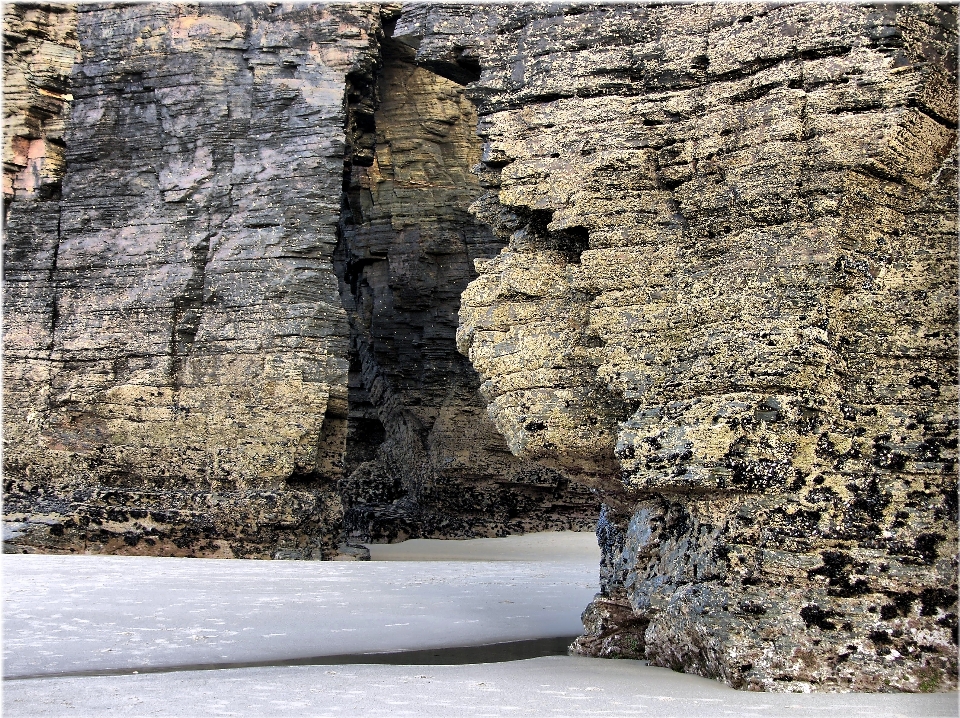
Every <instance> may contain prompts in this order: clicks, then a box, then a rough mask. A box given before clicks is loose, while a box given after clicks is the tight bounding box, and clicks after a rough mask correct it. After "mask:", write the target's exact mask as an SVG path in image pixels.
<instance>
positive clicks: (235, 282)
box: [4, 4, 599, 558]
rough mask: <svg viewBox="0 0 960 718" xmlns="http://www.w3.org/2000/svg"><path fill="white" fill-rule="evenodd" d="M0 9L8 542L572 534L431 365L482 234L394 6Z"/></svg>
mask: <svg viewBox="0 0 960 718" xmlns="http://www.w3.org/2000/svg"><path fill="white" fill-rule="evenodd" d="M5 12H6V16H5V32H6V38H7V49H6V55H5V93H6V94H5V100H6V102H5V106H4V107H5V128H6V132H5V137H6V138H7V144H6V145H5V147H4V152H5V154H4V163H5V164H4V169H5V171H4V179H5V185H4V188H5V189H4V192H5V195H4V196H5V200H6V201H7V202H8V212H7V213H6V214H7V216H6V219H7V226H6V230H7V234H6V242H5V245H4V252H5V254H4V259H5V263H4V282H5V287H4V289H5V298H4V302H5V310H6V315H5V316H6V321H5V334H4V349H5V360H4V370H5V394H4V430H5V433H4V439H5V441H6V448H5V453H4V461H5V466H4V479H5V484H4V492H5V494H4V496H5V504H4V505H5V519H6V520H7V521H8V522H9V523H10V524H12V528H13V529H14V536H13V537H12V540H11V541H10V542H9V543H8V544H7V548H8V550H46V551H67V552H71V551H83V552H109V553H118V552H119V553H124V552H126V553H155V554H178V555H179V554H183V555H197V556H236V557H257V558H267V557H277V558H330V557H333V556H334V555H335V554H336V553H337V547H338V543H339V542H340V540H341V538H342V537H343V536H342V535H343V533H344V531H343V529H344V525H343V502H342V501H341V493H342V496H343V499H344V501H345V502H346V508H347V510H348V511H347V529H348V533H349V534H351V535H353V536H356V537H361V538H365V539H373V540H398V539H403V538H405V537H408V536H445V537H462V536H469V535H502V534H505V533H513V532H518V531H525V530H531V529H547V528H580V529H586V528H588V527H589V526H591V525H592V523H593V521H594V516H595V514H596V510H597V507H598V505H599V503H598V499H597V497H596V496H595V495H594V494H592V493H591V492H590V491H589V490H588V489H587V488H585V487H583V486H578V485H575V484H574V485H570V482H569V480H568V479H566V478H565V477H563V476H561V475H560V474H558V473H557V472H555V471H552V470H550V469H547V468H544V467H542V466H539V465H536V464H533V463H531V462H525V461H522V460H520V459H517V458H515V457H514V456H512V455H511V454H510V452H509V450H508V449H507V447H506V445H505V442H504V440H503V438H502V437H501V436H500V435H499V434H498V433H497V432H496V430H495V429H494V427H493V424H492V422H491V421H490V419H489V418H487V416H486V414H485V412H484V408H483V401H482V399H481V398H480V396H479V394H478V393H477V386H478V383H479V381H478V378H477V375H476V372H475V371H474V370H473V369H472V367H471V366H470V365H469V363H468V362H467V361H466V360H465V359H464V358H463V357H462V356H461V355H459V354H458V353H457V351H456V345H455V332H456V325H457V310H458V307H459V294H460V292H461V291H462V290H463V288H464V287H465V286H466V284H467V283H468V282H469V281H470V280H471V279H473V278H474V277H475V276H476V273H475V270H474V268H473V264H472V260H473V259H474V258H476V257H492V256H494V255H496V253H497V252H498V251H499V250H500V248H501V247H502V246H503V242H502V241H500V240H497V239H496V238H494V236H493V235H492V233H491V232H490V231H489V229H488V228H486V227H485V226H484V225H483V224H482V223H478V222H477V221H476V220H475V219H474V218H473V217H472V216H471V215H470V214H469V213H468V212H467V208H468V206H469V205H470V203H471V202H473V201H474V200H475V199H476V197H477V196H478V195H479V193H480V187H479V184H478V180H477V178H476V176H475V175H473V174H472V173H471V172H470V167H471V165H473V164H475V163H476V162H477V161H478V160H479V153H480V143H479V140H478V138H477V137H476V134H475V132H476V113H475V111H474V110H473V106H472V104H471V103H470V102H469V101H467V100H466V99H464V98H463V90H462V88H461V87H460V86H459V85H456V84H455V83H453V82H451V81H449V80H447V79H445V78H442V77H440V76H438V75H436V74H434V73H432V72H429V71H427V70H424V69H421V68H417V67H416V66H415V65H414V64H413V63H412V54H413V51H412V50H411V49H409V48H408V49H407V50H406V51H403V52H401V51H400V50H401V49H400V48H399V47H398V46H396V45H394V44H391V45H389V47H388V51H387V52H386V53H383V52H382V50H381V40H382V39H383V30H384V27H383V22H384V19H386V22H387V25H388V29H389V25H390V23H391V22H392V21H394V20H395V18H396V16H397V13H398V10H397V8H394V7H383V8H381V7H380V6H377V5H363V6H346V5H343V6H331V5H315V6H307V5H298V6H290V7H288V6H276V7H274V6H266V5H235V6H231V5H171V4H160V5H155V6H154V5H138V6H132V5H131V6H117V7H108V6H86V5H84V6H66V5H64V6H57V5H42V6H16V5H8V6H6V10H5ZM78 38H79V39H78ZM75 63H76V64H75ZM381 68H382V69H381ZM71 71H72V74H71ZM65 127H66V128H67V129H66V131H65V129H64V128H65ZM345 167H346V169H347V170H348V172H347V186H346V188H345V186H344V181H345V180H344V170H345ZM61 188H62V198H61ZM345 189H346V192H345V191H344V190H345ZM338 241H339V242H340V250H339V253H336V254H337V265H338V267H337V271H339V277H338V275H337V273H335V270H334V259H335V257H334V255H335V248H336V247H337V243H338ZM341 292H342V297H341ZM345 307H346V310H345ZM351 331H352V337H351ZM351 347H352V348H351ZM351 363H352V365H353V366H354V369H353V370H352V371H351V369H350V367H351ZM344 463H346V469H347V470H346V472H345V471H344ZM346 553H347V554H351V553H355V552H353V551H351V550H349V549H348V550H346Z"/></svg>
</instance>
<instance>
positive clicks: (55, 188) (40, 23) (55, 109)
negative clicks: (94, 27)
mask: <svg viewBox="0 0 960 718" xmlns="http://www.w3.org/2000/svg"><path fill="white" fill-rule="evenodd" d="M3 45H4V47H3V197H4V200H11V199H13V198H14V197H17V198H27V197H29V198H32V199H37V198H39V197H40V196H41V195H42V196H43V197H44V198H48V199H49V198H54V197H56V196H57V195H59V192H60V180H61V178H62V177H63V162H64V154H63V131H64V124H65V123H64V120H65V119H66V112H65V107H66V105H67V103H69V101H70V100H71V99H72V96H71V95H70V91H69V79H70V70H71V69H72V67H73V63H74V62H75V61H76V59H77V56H78V50H79V45H78V44H77V17H76V12H75V11H74V8H73V7H72V6H69V5H60V4H46V3H43V4H39V3H38V4H35V5H14V4H12V3H7V4H6V5H4V8H3Z"/></svg>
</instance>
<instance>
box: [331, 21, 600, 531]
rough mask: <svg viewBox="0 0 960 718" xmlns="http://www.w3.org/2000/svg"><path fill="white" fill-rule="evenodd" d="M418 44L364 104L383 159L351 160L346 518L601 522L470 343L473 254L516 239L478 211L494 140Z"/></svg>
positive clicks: (393, 57)
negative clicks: (481, 173)
mask: <svg viewBox="0 0 960 718" xmlns="http://www.w3.org/2000/svg"><path fill="white" fill-rule="evenodd" d="M413 55H414V51H413V50H412V49H411V48H409V47H406V46H404V45H402V44H400V43H397V42H394V41H392V40H387V41H386V42H385V43H384V46H383V56H382V68H381V70H380V71H379V73H378V77H377V80H376V83H377V84H376V92H375V94H374V96H373V104H375V105H376V110H375V111H374V112H372V113H370V114H368V115H367V117H368V119H367V122H368V127H369V129H370V131H371V132H372V133H374V143H373V154H372V156H355V157H354V161H353V163H352V165H351V174H350V181H349V185H348V187H347V190H346V200H347V203H348V204H347V207H346V211H345V214H344V221H343V226H342V242H341V247H340V251H339V253H338V273H339V275H340V277H341V295H342V297H343V302H344V306H345V308H346V310H347V312H348V315H349V317H350V323H351V328H352V330H353V331H352V336H353V349H352V365H353V368H352V371H351V376H350V382H351V383H350V391H351V396H350V411H351V414H350V416H351V422H350V435H349V438H348V454H347V468H346V477H345V479H344V481H343V482H342V483H341V489H342V496H343V500H344V504H345V509H346V515H345V521H346V529H347V531H348V534H349V535H352V536H354V537H357V538H362V539H363V540H375V541H376V540H379V541H383V540H398V539H399V540H402V539H404V538H408V537H414V538H418V537H463V536H502V535H506V534H508V533H518V532H523V531H527V530H544V529H571V528H572V529H580V530H589V529H590V528H592V526H593V524H594V523H595V521H596V513H597V509H598V503H597V500H596V498H595V497H594V495H593V494H591V493H590V492H589V491H588V490H587V489H586V487H583V486H579V485H577V484H570V482H569V481H568V480H567V479H566V478H564V477H562V476H561V475H560V474H559V473H557V472H556V471H553V470H550V469H548V468H545V467H542V466H538V465H537V464H535V463H532V462H529V461H521V460H519V459H517V458H515V457H514V456H513V455H512V454H511V453H510V451H509V450H508V449H507V446H506V444H505V442H504V440H503V437H502V436H501V435H500V434H499V433H497V431H496V429H495V427H494V426H493V423H492V421H491V420H490V419H489V418H488V417H487V415H486V412H485V410H484V402H483V399H482V398H481V397H480V395H479V393H478V386H479V380H478V378H477V375H476V372H475V371H474V370H473V368H472V367H471V366H470V365H469V363H468V362H467V361H466V359H465V358H464V357H463V356H461V355H460V354H458V353H457V349H456V343H455V334H456V329H457V310H458V308H459V305H460V293H461V292H462V291H463V289H464V288H465V287H466V286H467V283H468V282H469V281H470V280H472V279H474V278H475V277H476V272H475V270H474V267H473V260H474V259H477V258H490V257H493V256H495V255H496V254H497V252H499V251H500V249H501V248H502V247H503V244H504V243H503V242H502V241H500V240H497V239H496V238H495V237H494V236H493V234H492V233H491V231H490V229H489V228H488V227H487V226H486V225H484V224H482V223H479V222H478V221H477V220H476V219H474V218H473V217H472V216H471V215H470V214H469V212H468V208H469V206H470V204H471V203H472V202H474V201H475V200H476V199H477V198H478V197H479V195H480V194H481V192H482V190H481V188H480V185H479V182H478V179H477V177H476V175H474V174H473V173H472V172H471V171H470V168H471V167H472V166H473V165H475V164H476V163H477V162H479V160H480V151H481V147H480V141H479V139H478V138H477V136H476V126H477V118H476V112H475V110H474V109H473V105H472V104H471V103H470V102H469V101H468V100H467V99H466V98H465V97H464V96H463V88H462V87H461V86H460V85H457V84H456V83H454V82H452V81H450V80H448V79H446V78H444V77H441V76H439V75H437V74H435V73H433V72H430V71H429V70H426V69H423V68H420V67H417V66H416V65H415V64H414V63H413ZM357 114H359V112H357ZM364 149H366V148H364Z"/></svg>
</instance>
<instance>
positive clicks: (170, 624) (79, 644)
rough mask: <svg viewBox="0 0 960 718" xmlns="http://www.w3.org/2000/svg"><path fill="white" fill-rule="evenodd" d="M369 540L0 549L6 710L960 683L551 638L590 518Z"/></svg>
mask: <svg viewBox="0 0 960 718" xmlns="http://www.w3.org/2000/svg"><path fill="white" fill-rule="evenodd" d="M372 549H373V550H372V555H373V558H374V560H372V561H370V562H355V563H337V562H328V563H320V562H277V561H227V560H208V559H171V558H152V557H118V556H44V555H5V556H4V557H3V579H4V581H3V588H4V601H5V604H4V665H3V674H4V691H3V709H4V715H5V716H8V717H21V716H22V717H24V718H27V717H33V716H37V717H40V716H77V717H80V716H89V717H90V718H94V717H100V716H170V717H171V718H173V717H176V718H180V717H184V718H186V717H187V716H191V717H196V716H250V717H253V716H257V717H266V716H277V717H280V716H291V717H292V716H298V717H300V716H384V715H398V716H399V715H416V716H461V715H462V716H500V715H504V716H507V715H524V716H564V715H584V716H590V715H598V716H599V715H603V716H651V717H653V716H715V715H716V716H722V715H751V716H808V715H824V716H831V715H844V716H874V715H877V714H882V715H884V716H904V717H910V718H914V717H915V718H926V717H938V716H952V715H956V694H932V695H898V694H858V695H854V694H839V695H838V694H834V695H830V694H818V695H811V694H806V695H798V694H757V693H743V692H738V691H734V690H732V689H730V688H728V687H726V686H724V685H722V684H720V683H718V682H716V681H712V680H707V679H704V678H700V677H697V676H690V675H683V674H679V673H674V672H672V671H669V670H666V669H663V668H655V667H651V666H647V665H645V664H643V663H642V662H638V661H605V660H597V659H587V658H578V657H570V656H564V655H549V653H554V654H556V653H559V652H561V651H562V646H563V645H564V642H565V641H567V640H568V639H569V638H570V637H572V636H574V635H576V634H577V633H578V632H579V630H580V622H579V613H580V611H581V610H582V609H583V607H584V606H585V605H586V604H587V602H588V601H589V600H590V598H591V597H592V595H593V593H594V591H595V586H596V580H597V579H596V572H597V551H596V542H595V539H594V537H593V535H592V534H572V533H568V534H534V535H530V536H523V537H510V538H506V539H478V540H472V541H446V542H439V541H436V542H434V541H409V542H406V543H405V544H399V545H396V546H374V547H372ZM505 646H506V647H505ZM511 646H512V647H513V649H512V651H511V649H510V647H511ZM464 647H467V648H464ZM469 647H473V648H469ZM412 651H419V653H411V652H412ZM530 656H539V657H530ZM518 657H519V658H520V660H516V659H517V658H518ZM417 660H422V661H423V663H421V664H418V663H412V662H411V661H417Z"/></svg>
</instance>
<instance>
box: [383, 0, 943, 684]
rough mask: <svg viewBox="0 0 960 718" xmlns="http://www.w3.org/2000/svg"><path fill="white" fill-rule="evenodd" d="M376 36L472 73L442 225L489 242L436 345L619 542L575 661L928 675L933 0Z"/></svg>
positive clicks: (404, 23)
mask: <svg viewBox="0 0 960 718" xmlns="http://www.w3.org/2000/svg"><path fill="white" fill-rule="evenodd" d="M397 32H398V33H403V34H405V35H407V36H410V37H416V38H417V40H418V46H419V50H418V54H417V60H418V62H421V63H423V64H425V65H427V66H434V67H438V68H440V70H438V71H441V72H442V71H443V68H445V67H447V68H449V67H451V66H452V65H455V64H457V62H458V60H457V58H458V57H462V58H469V59H470V62H474V63H475V64H476V65H477V66H478V67H479V72H478V73H477V79H476V80H475V81H474V82H473V83H472V84H470V85H469V86H468V96H469V97H471V99H473V100H474V102H475V103H476V105H477V111H478V115H479V131H480V133H481V135H482V137H483V138H484V140H485V144H484V150H483V157H482V162H481V167H480V168H479V176H480V178H481V181H482V182H483V183H484V186H485V187H486V188H487V192H486V194H485V195H484V196H483V197H481V198H480V199H479V200H478V201H477V202H476V203H475V204H474V206H473V211H474V213H475V214H476V216H477V217H478V218H479V219H482V220H483V221H485V222H487V223H488V224H489V225H490V226H491V228H492V229H493V230H494V232H495V233H496V234H497V235H498V236H500V237H501V238H502V239H505V240H507V241H508V245H507V247H506V248H505V249H504V250H503V251H502V252H501V253H500V254H499V255H498V256H497V257H496V258H495V259H492V260H486V259H484V260H478V261H477V262H476V264H477V269H478V271H479V273H480V276H479V277H478V279H477V280H475V281H474V282H473V283H471V285H470V286H469V287H468V288H467V289H466V291H465V292H464V294H463V304H462V307H461V311H460V324H461V326H460V329H459V331H458V341H459V346H460V349H461V351H462V352H464V354H466V355H468V356H469V358H470V360H471V362H472V363H473V364H474V366H475V367H476V368H477V370H478V371H479V372H480V374H481V376H482V378H483V384H482V391H483V393H484V395H485V397H486V398H487V399H488V401H489V405H488V409H489V411H490V413H491V416H492V417H493V419H494V421H495V423H496V424H497V427H498V429H500V431H502V432H503V433H504V435H505V436H506V437H507V440H508V444H509V446H510V448H511V450H512V451H513V452H514V453H516V454H517V455H518V456H520V457H523V458H529V459H532V460H535V461H538V462H541V463H544V464H545V465H548V466H551V467H555V468H558V469H559V470H561V471H563V472H564V473H566V474H567V475H568V476H570V477H575V478H578V479H580V480H583V481H588V482H591V483H592V484H593V485H594V486H596V487H598V488H599V490H600V491H601V493H602V494H603V495H604V500H605V501H606V503H607V505H608V507H610V511H609V516H610V517H612V520H613V521H614V522H617V521H619V531H620V532H621V533H622V534H623V536H624V538H623V545H622V548H616V549H615V550H614V553H613V554H611V553H610V551H611V550H613V549H610V548H607V549H606V551H607V553H606V555H605V557H604V572H605V573H604V576H605V577H606V579H605V581H604V592H603V594H602V595H601V596H600V597H599V598H598V601H597V603H596V604H595V606H594V607H593V608H591V609H590V610H588V611H587V613H586V614H585V624H586V626H587V629H588V635H587V636H585V637H584V638H583V639H581V640H580V641H578V643H577V644H576V648H577V650H580V651H583V652H587V653H593V654H598V655H605V654H606V653H608V652H610V651H611V650H613V649H611V648H610V647H609V645H608V644H609V640H608V638H609V637H610V636H614V635H616V636H617V642H618V643H619V645H623V644H624V637H625V636H626V635H627V634H630V633H631V632H632V633H633V634H634V635H635V636H636V637H637V639H638V640H637V645H642V646H643V653H644V655H645V656H646V658H647V659H648V660H651V661H652V662H653V663H655V664H657V665H664V666H670V667H672V668H675V669H677V670H683V671H688V672H694V673H698V674H701V675H705V676H711V677H716V678H721V679H723V680H725V681H727V682H728V683H730V684H731V685H734V686H736V687H741V688H750V689H759V690H801V691H802V690H811V689H814V690H908V691H910V690H912V691H917V690H931V689H934V688H935V689H938V690H940V689H948V688H950V687H952V686H954V685H955V682H956V657H957V649H956V630H957V629H956V626H957V603H956V601H957V583H956V547H957V530H956V529H957V524H956V491H957V484H956V476H955V470H956V447H957V433H956V431H957V416H956V396H957V393H956V369H957V366H956V345H957V330H956V289H957V287H956V270H957V254H956V243H955V239H956V237H955V232H956V212H957V207H956V200H955V196H954V191H953V190H954V188H955V183H956V38H957V18H956V13H955V9H952V8H950V9H948V8H944V7H940V6H931V5H912V6H898V7H895V8H894V7H887V6H883V7H880V6H876V7H874V6H862V7H861V6H857V7H855V6H851V5H823V6H820V5H816V6H814V5H773V4H769V5H767V4H750V5H747V4H715V5H711V4H705V5H649V6H648V5H609V6H596V7H585V6H564V7H560V6H546V5H518V6H511V7H494V8H488V7H479V8H478V7H472V6H469V7H467V6H465V7H458V8H444V7H439V6H426V5H423V6H416V7H414V8H412V9H411V11H410V12H409V13H407V14H405V15H404V17H402V18H401V20H400V23H398V28H397ZM608 543H609V544H610V546H619V544H618V543H617V542H608ZM924 597H926V598H924ZM627 602H628V603H629V605H630V607H631V612H629V613H623V611H622V606H623V605H624V604H625V603H627ZM617 622H620V623H621V624H623V625H622V630H620V631H618V630H617V627H616V625H614V624H616V623H617ZM614 653H615V651H614Z"/></svg>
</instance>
